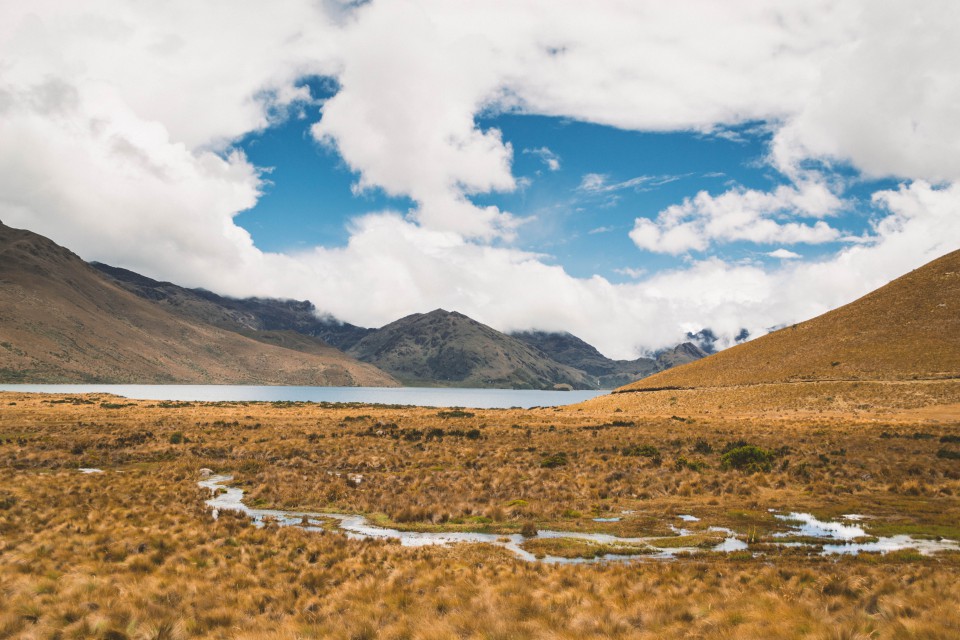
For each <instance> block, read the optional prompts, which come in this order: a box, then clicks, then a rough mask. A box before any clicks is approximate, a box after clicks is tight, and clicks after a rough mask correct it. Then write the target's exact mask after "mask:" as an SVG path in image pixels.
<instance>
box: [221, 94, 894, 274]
mask: <svg viewBox="0 0 960 640" xmlns="http://www.w3.org/2000/svg"><path fill="white" fill-rule="evenodd" d="M301 86H307V87H309V88H310V90H311V94H312V96H313V98H314V99H315V102H313V103H310V104H307V103H304V104H300V105H298V106H297V107H296V108H295V109H292V110H291V111H290V112H289V113H288V114H286V115H285V116H284V117H283V118H282V119H280V120H279V121H278V122H277V123H276V124H274V125H272V126H270V127H268V128H266V129H264V130H262V131H257V132H254V133H251V134H249V135H247V136H245V137H244V138H243V139H242V140H240V141H239V142H238V143H237V145H236V146H237V147H238V148H240V149H242V150H243V151H244V153H245V154H246V155H247V157H248V158H249V160H250V161H251V162H252V163H253V164H255V165H256V166H257V167H260V168H262V169H265V170H266V172H265V175H264V177H265V185H264V187H263V196H262V197H261V198H260V199H259V200H258V202H257V204H256V206H254V207H253V208H252V209H249V210H246V211H243V212H241V213H239V214H238V215H237V217H236V218H235V221H236V222H237V224H238V225H239V226H241V227H243V228H244V229H246V230H247V231H249V232H250V233H251V235H252V237H253V239H254V241H255V242H256V245H257V246H258V247H259V248H260V249H262V250H264V251H273V252H291V251H297V250H304V249H308V248H311V247H315V246H318V245H319V246H326V247H340V246H343V245H345V244H346V243H347V241H348V240H349V238H350V231H349V228H350V222H351V220H352V219H354V218H356V217H357V216H361V215H364V214H367V213H370V212H375V211H380V210H385V209H389V210H395V211H398V212H402V213H406V212H408V211H411V210H413V209H415V207H416V203H415V202H414V201H413V200H412V199H410V198H408V197H390V196H388V195H387V194H386V193H385V192H384V191H383V190H382V189H368V190H365V191H363V192H361V193H356V192H355V190H354V189H352V188H351V187H352V186H353V185H354V184H355V183H356V182H357V180H358V173H357V172H355V171H352V170H351V169H350V167H349V166H347V164H346V163H345V162H344V161H343V159H342V158H341V157H340V155H339V154H338V152H337V150H336V149H335V148H333V147H332V146H331V145H328V144H322V143H320V142H317V141H316V140H315V139H314V138H313V137H312V136H311V135H310V127H311V126H312V125H313V124H314V123H315V122H316V121H318V120H320V119H321V118H322V104H323V101H324V100H325V99H328V98H330V97H332V96H333V95H335V94H336V92H337V85H336V83H335V82H334V81H332V80H330V79H325V78H313V79H309V80H304V81H302V83H301ZM476 126H477V127H478V128H480V129H481V130H490V129H496V130H499V131H500V132H501V134H502V137H503V139H504V141H505V142H508V143H509V144H510V145H511V146H512V149H513V161H512V171H513V174H514V176H516V177H517V178H518V184H519V186H518V187H517V188H516V189H515V190H513V191H504V192H492V193H484V194H478V195H473V196H471V200H472V201H473V202H474V203H475V204H477V205H480V206H486V205H494V206H497V207H498V208H500V209H501V210H504V211H509V212H510V213H512V214H514V215H516V216H518V217H519V218H522V219H524V220H525V222H524V223H523V224H521V225H520V226H519V228H518V231H517V236H516V238H514V239H511V240H510V241H509V242H508V243H506V244H508V245H509V246H512V247H516V248H519V249H522V250H525V251H530V252H533V253H538V254H542V255H543V256H544V261H545V262H548V263H550V264H558V265H560V266H562V267H563V268H564V269H565V270H566V271H567V273H569V274H570V275H572V276H574V277H578V278H589V277H591V276H593V275H600V276H603V277H604V278H606V279H607V280H609V281H611V282H615V283H618V282H629V281H631V280H635V279H636V278H637V277H638V276H642V275H650V274H652V273H655V272H657V271H658V270H661V269H668V268H677V267H680V266H682V265H683V264H684V262H686V261H688V260H689V259H690V257H691V255H683V256H671V255H664V254H659V253H653V252H650V251H645V250H643V249H640V248H638V247H637V246H636V245H635V244H634V243H633V242H632V241H631V240H630V238H629V236H628V232H629V231H630V230H631V228H632V227H633V224H634V220H635V219H636V218H638V217H646V218H655V217H656V216H657V214H658V213H659V212H660V211H662V210H664V209H666V208H667V207H669V206H670V205H673V204H677V203H680V202H682V201H683V199H684V198H688V197H692V196H694V195H695V194H696V193H698V192H700V191H706V192H708V193H710V194H711V195H718V194H721V193H723V192H725V191H727V190H729V189H731V188H736V187H743V188H745V189H756V190H761V191H769V190H771V189H773V188H775V187H777V186H780V185H789V183H790V182H789V180H788V179H786V178H785V177H784V176H783V175H781V174H779V173H778V172H777V171H775V170H773V169H772V168H771V167H770V166H769V163H768V162H767V161H766V156H767V154H768V147H769V144H770V140H771V135H772V134H771V131H772V128H771V126H769V124H768V123H764V122H749V123H745V124H743V125H739V126H733V127H725V128H723V129H722V130H720V131H717V132H710V133H701V132H697V131H683V132H666V133H663V132H641V131H630V130H624V129H620V128H616V127H611V126H604V125H597V124H590V123H584V122H578V121H574V120H571V119H569V118H561V117H547V116H538V115H529V114H522V113H499V114H489V113H488V114H483V116H482V117H478V118H477V120H476ZM829 169H830V171H831V172H832V173H833V174H834V175H836V176H837V177H838V179H840V178H842V180H843V182H844V183H845V186H844V188H843V189H842V193H843V195H844V197H845V199H846V204H845V206H844V208H843V209H842V210H841V211H839V212H838V213H837V215H835V216H833V218H832V220H831V224H832V225H834V226H836V227H838V228H841V229H842V230H843V231H845V232H846V233H848V234H850V235H853V236H860V235H862V234H864V233H867V232H868V231H869V222H870V220H871V219H872V218H873V217H875V216H876V211H875V207H874V206H873V205H872V204H871V203H870V194H871V193H873V192H874V191H877V190H881V189H891V188H895V187H896V185H897V181H896V180H892V179H886V180H883V179H873V180H867V179H863V178H862V177H860V176H859V175H858V173H857V172H856V170H855V168H853V167H850V166H848V165H844V164H842V163H841V164H835V165H833V166H831V167H830V168H829ZM588 176H602V178H603V180H604V183H603V185H602V186H598V188H595V189H589V188H585V187H586V184H588V183H589V179H590V178H589V177H588ZM585 179H586V180H587V183H585ZM843 244H844V243H841V242H826V243H818V244H805V243H799V244H793V245H790V246H789V250H790V251H792V252H794V253H796V254H798V255H800V256H802V257H804V258H815V257H817V256H823V255H829V254H831V253H834V252H836V251H837V250H838V249H839V248H840V247H842V246H843ZM781 246H783V245H781V244H777V243H771V244H764V245H759V246H758V245H756V244H753V243H747V242H730V243H724V244H722V245H719V246H715V247H711V249H710V250H709V251H707V252H700V257H702V256H704V255H710V256H717V257H720V258H722V259H724V260H733V261H737V260H752V261H760V262H765V263H770V264H774V263H777V262H779V260H778V258H775V257H770V256H769V255H767V254H768V253H769V252H772V251H774V250H776V249H778V248H781Z"/></svg>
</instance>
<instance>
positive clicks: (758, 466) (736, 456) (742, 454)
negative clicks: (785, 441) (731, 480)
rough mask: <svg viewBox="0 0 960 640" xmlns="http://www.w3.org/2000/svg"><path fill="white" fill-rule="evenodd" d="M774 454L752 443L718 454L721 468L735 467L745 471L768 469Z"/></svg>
mask: <svg viewBox="0 0 960 640" xmlns="http://www.w3.org/2000/svg"><path fill="white" fill-rule="evenodd" d="M775 457H776V456H775V454H774V453H773V452H772V451H767V450H766V449H761V448H760V447H758V446H756V445H752V444H745V445H743V446H739V447H736V448H734V449H730V450H729V451H727V452H726V453H724V454H723V455H722V456H720V467H721V468H722V469H737V470H738V471H743V472H746V473H756V472H758V471H770V469H771V468H772V466H773V459H774V458H775Z"/></svg>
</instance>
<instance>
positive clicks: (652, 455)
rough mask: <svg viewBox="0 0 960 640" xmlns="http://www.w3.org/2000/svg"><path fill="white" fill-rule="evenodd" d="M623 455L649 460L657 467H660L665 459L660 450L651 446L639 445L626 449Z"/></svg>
mask: <svg viewBox="0 0 960 640" xmlns="http://www.w3.org/2000/svg"><path fill="white" fill-rule="evenodd" d="M621 453H622V454H623V455H625V456H638V457H641V458H649V459H650V462H652V463H653V464H654V465H657V466H659V465H660V463H661V462H662V461H663V457H662V456H661V455H660V450H659V449H657V448H656V447H654V446H651V445H649V444H643V445H640V444H637V445H633V446H632V447H624V448H623V450H622V451H621Z"/></svg>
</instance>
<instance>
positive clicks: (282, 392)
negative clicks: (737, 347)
mask: <svg viewBox="0 0 960 640" xmlns="http://www.w3.org/2000/svg"><path fill="white" fill-rule="evenodd" d="M0 391H22V392H39V393H112V394H115V395H118V396H123V397H124V398H131V399H137V400H179V401H183V402H186V401H209V402H220V401H260V402H283V401H291V402H361V403H369V404H402V405H412V406H421V407H469V408H473V409H507V408H510V407H521V408H523V409H529V408H530V407H558V406H561V405H567V404H576V403H578V402H583V401H584V400H589V399H590V398H595V397H597V396H600V395H604V394H606V393H609V392H608V391H530V390H518V389H450V388H427V387H279V386H278V387H273V386H270V387H263V386H256V385H225V384H182V385H181V384H0Z"/></svg>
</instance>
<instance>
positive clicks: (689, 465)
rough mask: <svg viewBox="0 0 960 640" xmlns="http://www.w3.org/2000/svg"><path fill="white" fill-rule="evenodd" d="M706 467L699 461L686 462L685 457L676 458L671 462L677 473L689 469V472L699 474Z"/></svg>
mask: <svg viewBox="0 0 960 640" xmlns="http://www.w3.org/2000/svg"><path fill="white" fill-rule="evenodd" d="M706 466H707V465H706V463H704V462H703V461H701V460H688V459H687V458H686V457H685V456H677V457H676V458H675V459H674V461H673V467H674V469H676V470H677V471H683V470H684V469H690V470H691V471H697V472H700V471H703V470H704V469H705V468H706Z"/></svg>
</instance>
